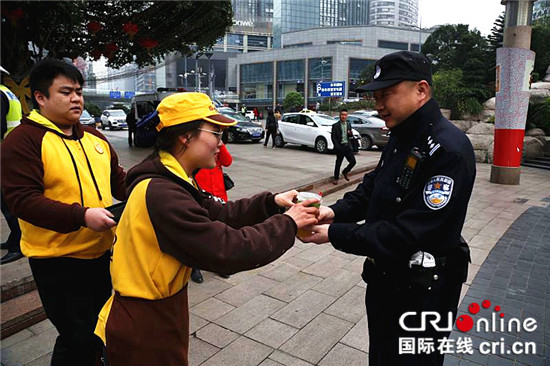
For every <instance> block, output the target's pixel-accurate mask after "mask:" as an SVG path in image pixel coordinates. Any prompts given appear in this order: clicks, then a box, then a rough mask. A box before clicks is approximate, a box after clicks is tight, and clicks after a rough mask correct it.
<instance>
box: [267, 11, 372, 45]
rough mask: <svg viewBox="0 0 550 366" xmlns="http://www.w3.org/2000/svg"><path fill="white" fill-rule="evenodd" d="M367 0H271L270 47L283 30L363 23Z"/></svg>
mask: <svg viewBox="0 0 550 366" xmlns="http://www.w3.org/2000/svg"><path fill="white" fill-rule="evenodd" d="M368 4H369V0H298V1H297V0H273V47H274V48H282V47H284V43H282V42H281V41H282V35H283V34H284V33H287V32H293V31H298V30H305V29H311V28H319V27H345V26H356V25H367V24H368V21H369V18H368V11H369V5H368Z"/></svg>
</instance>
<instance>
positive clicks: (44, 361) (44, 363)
mask: <svg viewBox="0 0 550 366" xmlns="http://www.w3.org/2000/svg"><path fill="white" fill-rule="evenodd" d="M52 353H53V352H50V353H48V354H47V355H44V356H42V357H39V358H37V359H36V360H34V361H32V362H31V363H28V364H26V365H25V366H50V363H51V361H52Z"/></svg>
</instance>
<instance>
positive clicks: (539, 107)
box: [525, 98, 550, 136]
mask: <svg viewBox="0 0 550 366" xmlns="http://www.w3.org/2000/svg"><path fill="white" fill-rule="evenodd" d="M525 127H526V128H527V129H530V128H540V129H542V130H543V131H544V133H545V134H546V136H550V98H546V99H545V100H543V101H542V102H539V103H530V104H529V110H528V112H527V123H526V124H525Z"/></svg>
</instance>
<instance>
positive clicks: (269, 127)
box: [264, 109, 279, 149]
mask: <svg viewBox="0 0 550 366" xmlns="http://www.w3.org/2000/svg"><path fill="white" fill-rule="evenodd" d="M278 130H279V122H278V121H277V118H275V114H274V113H273V110H272V109H269V110H268V111H267V119H266V121H265V141H264V147H266V146H267V142H268V141H269V136H271V138H272V139H273V140H272V142H271V148H272V149H274V148H275V136H277V131H278Z"/></svg>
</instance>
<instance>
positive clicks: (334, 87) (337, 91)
mask: <svg viewBox="0 0 550 366" xmlns="http://www.w3.org/2000/svg"><path fill="white" fill-rule="evenodd" d="M345 86H346V82H345V81H323V82H320V83H317V96H318V97H343V96H344V91H345Z"/></svg>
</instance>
